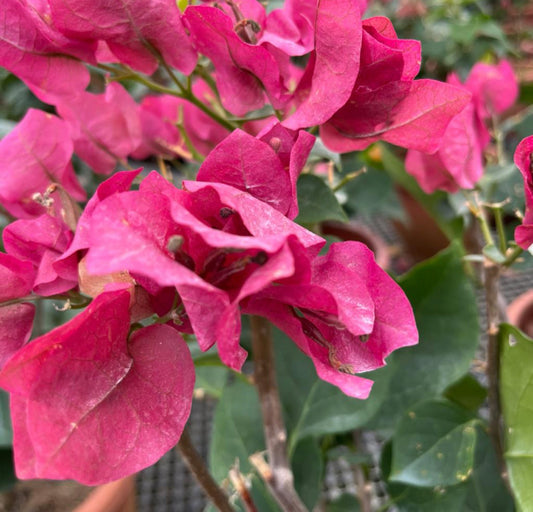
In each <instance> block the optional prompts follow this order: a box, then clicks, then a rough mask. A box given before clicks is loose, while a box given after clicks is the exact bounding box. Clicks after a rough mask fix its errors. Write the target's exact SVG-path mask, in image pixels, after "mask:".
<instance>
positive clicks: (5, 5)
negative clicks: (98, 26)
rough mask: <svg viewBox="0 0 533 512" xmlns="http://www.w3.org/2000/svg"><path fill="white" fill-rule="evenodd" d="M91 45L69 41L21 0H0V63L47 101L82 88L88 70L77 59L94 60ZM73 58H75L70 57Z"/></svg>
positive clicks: (74, 92)
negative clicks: (0, 0)
mask: <svg viewBox="0 0 533 512" xmlns="http://www.w3.org/2000/svg"><path fill="white" fill-rule="evenodd" d="M94 51H95V46H94V45H93V46H91V45H90V44H89V45H87V44H85V43H83V42H77V41H72V40H70V39H68V38H67V37H65V36H63V35H62V34H59V33H58V32H56V31H55V30H53V29H52V28H51V27H50V26H49V25H47V24H46V23H45V22H44V21H43V19H41V17H40V16H39V15H38V13H37V12H36V11H35V10H34V9H33V7H32V6H31V5H30V4H29V2H26V1H25V0H3V1H2V9H1V10H0V65H1V66H3V67H5V68H6V69H8V70H9V71H11V72H12V73H14V74H15V75H17V76H18V77H19V78H21V79H22V80H23V81H24V82H25V83H26V85H27V86H28V87H29V88H30V89H31V90H32V91H33V92H34V93H35V95H36V96H38V97H39V98H40V99H41V100H43V101H45V102H47V103H51V102H53V101H54V100H55V99H56V98H57V97H67V96H72V95H73V94H77V92H78V91H83V90H84V89H85V87H87V85H88V84H89V79H90V76H89V72H88V71H87V69H86V68H85V66H84V65H83V64H82V63H81V62H80V61H78V60H77V59H76V58H78V59H82V60H85V61H87V62H94ZM73 57H75V58H73Z"/></svg>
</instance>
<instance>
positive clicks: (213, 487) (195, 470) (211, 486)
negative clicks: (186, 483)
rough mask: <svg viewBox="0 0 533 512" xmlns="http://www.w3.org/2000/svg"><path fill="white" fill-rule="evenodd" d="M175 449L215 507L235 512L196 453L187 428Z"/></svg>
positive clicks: (223, 510) (222, 511)
mask: <svg viewBox="0 0 533 512" xmlns="http://www.w3.org/2000/svg"><path fill="white" fill-rule="evenodd" d="M176 449H177V450H178V452H179V453H180V455H181V456H182V458H183V461H184V462H185V464H187V467H188V468H189V469H190V470H191V473H192V474H193V475H194V477H195V478H196V481H197V482H198V483H199V484H200V486H201V487H202V489H203V490H204V492H205V494H206V495H207V496H208V497H209V499H210V500H211V501H212V502H213V504H214V505H215V507H217V508H218V510H220V511H221V512H235V511H234V509H233V507H232V506H231V505H230V503H229V501H228V497H227V496H226V494H225V493H224V491H223V490H222V489H221V488H220V487H219V486H218V484H217V483H216V482H215V480H214V479H213V477H212V476H211V474H210V473H209V471H208V469H207V467H206V465H205V463H204V461H203V459H202V457H201V456H200V454H199V453H198V452H197V451H196V448H195V447H194V445H193V443H192V440H191V437H190V436H189V432H188V430H187V428H185V429H184V430H183V433H182V434H181V438H180V440H179V443H178V444H177V445H176Z"/></svg>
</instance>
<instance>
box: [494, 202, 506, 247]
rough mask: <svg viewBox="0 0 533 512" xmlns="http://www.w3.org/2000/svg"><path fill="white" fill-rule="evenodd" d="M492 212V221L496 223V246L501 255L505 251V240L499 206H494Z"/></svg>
mask: <svg viewBox="0 0 533 512" xmlns="http://www.w3.org/2000/svg"><path fill="white" fill-rule="evenodd" d="M492 211H493V212H494V220H495V222H496V231H497V232H498V245H499V248H500V251H501V253H502V254H505V253H506V251H507V240H506V236H505V229H504V227H503V214H502V209H501V207H500V206H495V207H494V208H493V209H492Z"/></svg>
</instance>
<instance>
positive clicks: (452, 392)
mask: <svg viewBox="0 0 533 512" xmlns="http://www.w3.org/2000/svg"><path fill="white" fill-rule="evenodd" d="M444 396H445V397H446V398H447V399H448V400H450V401H451V402H454V403H456V404H457V405H460V406H462V407H464V408H465V409H468V410H470V411H477V410H478V409H479V408H480V407H481V405H482V404H483V402H484V401H485V398H486V397H487V390H486V389H485V388H484V387H483V386H482V385H481V384H480V383H479V381H478V380H477V379H476V378H475V377H473V376H472V375H470V374H467V375H465V376H463V377H461V378H460V379H459V380H458V381H457V382H454V383H453V384H452V385H451V386H449V387H448V389H446V390H445V391H444Z"/></svg>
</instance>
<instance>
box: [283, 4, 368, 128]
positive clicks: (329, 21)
mask: <svg viewBox="0 0 533 512" xmlns="http://www.w3.org/2000/svg"><path fill="white" fill-rule="evenodd" d="M316 8H317V14H316V20H315V24H314V32H315V41H314V51H313V53H311V57H310V61H309V63H308V65H307V68H306V70H305V73H304V75H303V77H302V79H301V80H300V83H299V84H298V87H297V89H296V91H295V99H296V105H295V106H296V111H295V112H294V113H291V114H290V115H289V117H288V118H287V119H285V121H283V124H284V126H286V127H287V128H292V129H297V128H304V127H308V126H313V125H316V124H322V123H323V122H325V121H327V120H328V119H329V118H330V117H331V116H332V115H333V114H334V113H335V112H336V111H338V110H339V108H340V107H342V106H343V105H344V104H345V103H346V102H347V101H348V99H349V98H350V94H351V92H352V89H353V87H354V84H355V80H356V78H357V74H358V72H359V55H360V51H361V40H362V28H361V15H360V11H359V7H358V5H357V4H356V3H354V2H353V1H351V0H319V1H318V3H317V7H316Z"/></svg>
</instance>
